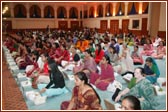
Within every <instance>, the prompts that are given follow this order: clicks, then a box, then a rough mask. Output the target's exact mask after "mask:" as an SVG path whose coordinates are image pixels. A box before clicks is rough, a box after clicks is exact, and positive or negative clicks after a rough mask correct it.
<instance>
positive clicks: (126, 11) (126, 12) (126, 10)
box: [124, 2, 128, 16]
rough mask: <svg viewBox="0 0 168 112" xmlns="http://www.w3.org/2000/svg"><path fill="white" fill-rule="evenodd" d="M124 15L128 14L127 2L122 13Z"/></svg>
mask: <svg viewBox="0 0 168 112" xmlns="http://www.w3.org/2000/svg"><path fill="white" fill-rule="evenodd" d="M124 15H125V16H127V15H128V2H125V13H124Z"/></svg>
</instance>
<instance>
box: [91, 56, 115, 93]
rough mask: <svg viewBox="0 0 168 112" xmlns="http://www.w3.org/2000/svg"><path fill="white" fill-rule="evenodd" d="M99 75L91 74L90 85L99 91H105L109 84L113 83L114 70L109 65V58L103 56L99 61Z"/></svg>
mask: <svg viewBox="0 0 168 112" xmlns="http://www.w3.org/2000/svg"><path fill="white" fill-rule="evenodd" d="M100 67H101V74H98V73H91V75H90V83H92V84H94V85H95V86H96V87H97V88H99V89H100V90H106V89H107V86H108V85H109V83H111V82H113V81H114V79H115V78H114V70H113V67H112V66H111V64H110V58H109V57H108V56H107V55H105V56H104V57H103V58H102V60H101V61H100Z"/></svg>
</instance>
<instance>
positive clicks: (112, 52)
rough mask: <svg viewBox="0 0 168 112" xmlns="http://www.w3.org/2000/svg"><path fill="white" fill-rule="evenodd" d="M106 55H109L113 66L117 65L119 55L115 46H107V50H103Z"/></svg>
mask: <svg viewBox="0 0 168 112" xmlns="http://www.w3.org/2000/svg"><path fill="white" fill-rule="evenodd" d="M105 54H106V55H108V56H109V57H110V62H111V64H112V65H113V66H116V65H118V60H119V56H118V54H117V52H116V49H115V47H113V46H109V48H108V50H107V51H106V52H105Z"/></svg>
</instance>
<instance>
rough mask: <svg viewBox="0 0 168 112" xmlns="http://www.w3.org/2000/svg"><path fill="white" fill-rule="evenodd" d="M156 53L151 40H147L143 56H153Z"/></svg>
mask: <svg viewBox="0 0 168 112" xmlns="http://www.w3.org/2000/svg"><path fill="white" fill-rule="evenodd" d="M152 53H154V48H153V45H152V42H151V40H150V39H147V40H146V44H144V48H143V51H142V52H141V55H146V56H151V55H152Z"/></svg>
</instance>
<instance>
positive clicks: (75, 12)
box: [69, 7, 78, 18]
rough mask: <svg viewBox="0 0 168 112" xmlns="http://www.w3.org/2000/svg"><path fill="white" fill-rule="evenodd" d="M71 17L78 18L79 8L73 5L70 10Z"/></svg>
mask: <svg viewBox="0 0 168 112" xmlns="http://www.w3.org/2000/svg"><path fill="white" fill-rule="evenodd" d="M69 14H70V18H78V10H77V9H76V8H75V7H72V8H71V9H70V10H69Z"/></svg>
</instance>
